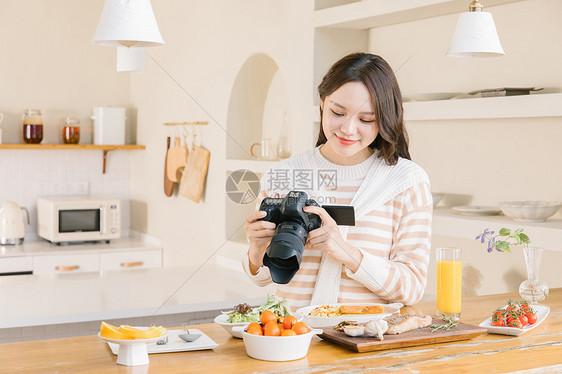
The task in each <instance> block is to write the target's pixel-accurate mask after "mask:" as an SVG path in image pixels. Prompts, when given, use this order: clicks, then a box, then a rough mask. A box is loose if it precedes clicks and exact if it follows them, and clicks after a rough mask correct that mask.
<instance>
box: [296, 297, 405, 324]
mask: <svg viewBox="0 0 562 374" xmlns="http://www.w3.org/2000/svg"><path fill="white" fill-rule="evenodd" d="M341 305H367V306H371V305H382V306H384V312H383V313H379V314H346V315H343V316H338V317H313V316H309V314H310V312H312V310H313V309H314V308H318V307H319V306H322V305H311V306H307V307H304V308H300V309H298V310H297V311H296V312H295V315H296V316H297V318H298V316H302V317H303V322H304V323H306V324H307V325H308V326H310V327H312V328H315V329H322V328H326V327H333V326H335V325H337V324H338V323H340V322H342V321H356V322H358V323H364V322H369V321H374V320H377V319H383V318H385V317H388V316H389V315H391V314H393V313H398V312H400V308H402V307H403V306H404V305H403V304H400V303H394V304H375V303H340V304H330V306H335V307H338V306H341Z"/></svg>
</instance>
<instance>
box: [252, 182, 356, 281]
mask: <svg viewBox="0 0 562 374" xmlns="http://www.w3.org/2000/svg"><path fill="white" fill-rule="evenodd" d="M311 205H314V206H320V205H319V204H318V203H317V202H316V201H315V200H313V199H309V198H308V195H307V194H306V192H302V191H291V192H289V193H288V194H287V196H286V197H283V198H274V197H267V198H265V199H263V201H262V202H261V205H260V210H263V211H265V212H266V213H267V214H266V216H265V217H264V218H261V220H262V221H269V222H273V223H275V224H276V225H277V227H276V228H275V234H274V235H273V238H272V239H271V242H270V243H269V246H268V247H267V249H266V252H265V255H264V256H263V264H264V265H265V266H267V267H268V268H269V271H270V273H271V278H272V279H273V282H275V283H278V284H287V283H289V282H290V281H291V279H293V277H294V276H295V274H296V272H297V271H298V270H299V267H300V264H301V260H302V253H303V251H304V245H305V244H306V240H307V237H308V233H309V232H310V231H312V230H314V229H317V228H319V227H320V226H322V220H321V219H320V216H318V215H316V214H313V213H306V212H304V211H303V210H302V208H304V207H305V206H311ZM322 208H324V209H326V211H327V212H328V214H330V216H331V217H332V218H334V220H335V221H336V223H337V224H338V225H346V226H354V225H355V213H354V209H353V207H352V206H345V205H323V206H322Z"/></svg>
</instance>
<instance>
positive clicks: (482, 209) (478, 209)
mask: <svg viewBox="0 0 562 374" xmlns="http://www.w3.org/2000/svg"><path fill="white" fill-rule="evenodd" d="M452 209H453V210H454V211H455V212H458V213H460V214H466V215H473V216H493V215H496V214H500V212H501V209H500V208H498V207H495V206H480V205H464V206H454V207H453V208H452Z"/></svg>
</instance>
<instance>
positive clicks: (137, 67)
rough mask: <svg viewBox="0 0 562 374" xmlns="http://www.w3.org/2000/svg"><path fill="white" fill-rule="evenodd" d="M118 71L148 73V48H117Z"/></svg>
mask: <svg viewBox="0 0 562 374" xmlns="http://www.w3.org/2000/svg"><path fill="white" fill-rule="evenodd" d="M117 71H122V72H133V71H136V72H141V71H146V48H143V47H139V48H128V47H118V48H117Z"/></svg>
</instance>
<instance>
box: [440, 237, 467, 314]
mask: <svg viewBox="0 0 562 374" xmlns="http://www.w3.org/2000/svg"><path fill="white" fill-rule="evenodd" d="M461 292H462V261H461V249H460V248H437V315H438V316H441V315H442V314H444V315H445V317H452V318H453V319H459V318H460V317H461V309H462V302H461Z"/></svg>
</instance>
